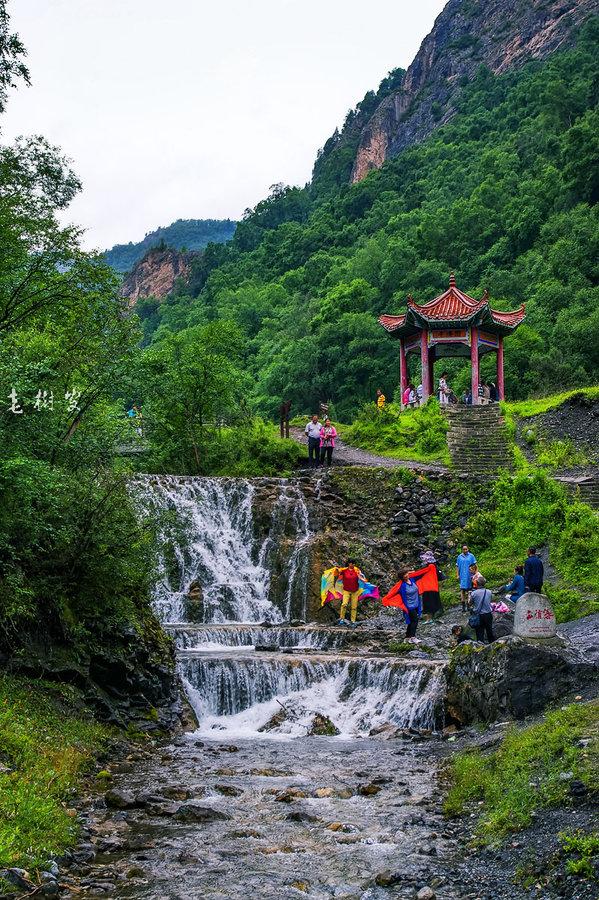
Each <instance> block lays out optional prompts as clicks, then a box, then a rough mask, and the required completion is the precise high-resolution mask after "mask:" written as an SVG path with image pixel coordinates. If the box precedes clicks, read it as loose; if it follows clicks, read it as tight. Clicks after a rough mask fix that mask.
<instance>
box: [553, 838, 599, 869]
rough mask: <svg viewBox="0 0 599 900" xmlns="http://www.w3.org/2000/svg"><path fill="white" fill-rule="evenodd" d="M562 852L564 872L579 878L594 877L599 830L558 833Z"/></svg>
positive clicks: (598, 847) (598, 855) (598, 861)
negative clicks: (564, 865) (564, 858)
mask: <svg viewBox="0 0 599 900" xmlns="http://www.w3.org/2000/svg"><path fill="white" fill-rule="evenodd" d="M559 837H560V842H561V846H562V853H563V855H564V856H565V857H568V858H567V861H566V872H567V873H568V874H569V875H577V876H578V877H579V878H595V877H596V876H595V872H596V870H597V864H598V863H599V831H594V832H591V833H590V834H585V833H584V832H581V831H575V832H572V831H569V832H562V833H561V834H560V836H559Z"/></svg>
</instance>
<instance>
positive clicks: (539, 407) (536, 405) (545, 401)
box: [502, 385, 599, 419]
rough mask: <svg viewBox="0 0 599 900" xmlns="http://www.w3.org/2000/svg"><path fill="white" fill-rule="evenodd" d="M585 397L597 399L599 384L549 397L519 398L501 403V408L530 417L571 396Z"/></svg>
mask: <svg viewBox="0 0 599 900" xmlns="http://www.w3.org/2000/svg"><path fill="white" fill-rule="evenodd" d="M580 396H582V397H586V398H587V399H589V400H599V385H597V386H596V387H590V388H582V389H580V390H574V391H565V392H564V393H562V394H551V395H550V396H549V397H539V398H537V399H529V400H519V401H517V402H515V403H510V402H506V403H502V409H503V411H504V412H505V413H507V414H508V415H513V416H517V417H519V418H521V419H527V418H530V416H538V415H540V414H541V413H545V412H549V410H550V409H555V408H556V407H558V406H561V405H562V403H565V402H566V400H570V399H571V398H572V397H580Z"/></svg>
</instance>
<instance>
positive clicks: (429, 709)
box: [67, 476, 585, 900]
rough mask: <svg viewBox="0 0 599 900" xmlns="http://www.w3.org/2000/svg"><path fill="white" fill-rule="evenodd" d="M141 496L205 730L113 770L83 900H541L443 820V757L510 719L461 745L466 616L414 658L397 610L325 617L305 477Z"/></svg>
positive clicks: (430, 635)
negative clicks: (460, 664)
mask: <svg viewBox="0 0 599 900" xmlns="http://www.w3.org/2000/svg"><path fill="white" fill-rule="evenodd" d="M133 490H134V492H135V495H136V498H137V501H138V504H139V507H140V514H142V515H144V516H148V515H149V516H151V517H152V518H153V519H154V520H155V521H156V522H157V523H158V531H159V535H160V546H161V560H160V567H161V576H160V579H159V583H158V585H157V588H156V595H155V606H156V610H157V613H158V615H159V617H160V619H161V621H162V623H163V626H164V628H165V629H166V630H167V631H168V632H169V633H170V634H171V635H172V638H173V641H174V643H175V645H176V648H177V657H178V668H179V673H180V676H181V680H182V684H183V686H184V688H185V692H186V694H187V698H188V701H189V705H190V707H191V709H192V710H193V714H194V717H195V721H194V723H193V725H190V727H189V730H187V731H185V732H184V733H182V734H181V735H180V736H179V737H178V738H176V739H174V740H173V741H172V742H170V743H160V742H157V743H156V744H155V746H154V747H152V748H151V749H145V750H144V749H140V750H139V751H135V752H133V753H130V754H129V756H127V757H124V758H123V759H121V760H119V761H118V762H115V763H114V764H113V765H111V770H112V775H113V778H112V781H111V783H110V788H109V790H107V791H106V793H105V794H104V795H102V796H96V797H95V798H92V799H89V800H88V801H87V802H85V803H83V804H82V806H81V808H80V810H79V814H80V818H81V821H82V824H83V842H82V843H81V844H80V846H79V847H78V848H77V849H76V850H75V851H74V853H73V854H72V856H71V857H70V859H69V878H70V882H67V883H70V884H71V885H72V892H69V893H70V896H72V897H75V896H79V895H80V893H81V892H82V891H83V892H84V895H85V896H87V897H95V896H106V895H108V896H114V897H123V898H125V897H126V898H155V900H158V898H173V900H174V898H200V897H201V898H204V897H205V898H223V900H224V898H245V897H248V896H249V897H256V898H297V897H301V896H304V897H309V898H314V900H317V898H318V900H320V898H323V900H324V898H347V900H349V898H364V900H366V898H368V900H383V898H387V897H389V896H393V897H405V898H418V900H432V898H434V897H437V898H439V900H441V898H447V900H449V898H465V897H471V898H475V897H481V898H487V897H488V898H491V897H493V898H498V897H499V898H506V900H507V898H518V897H520V896H522V897H524V896H528V895H527V894H526V893H525V892H524V891H520V889H519V888H516V887H515V886H514V884H513V883H512V881H511V879H507V878H506V879H503V878H502V877H499V879H498V878H497V872H499V873H501V871H502V865H501V864H498V863H497V861H493V860H491V859H489V860H485V859H484V858H483V857H481V856H480V854H478V855H477V852H476V851H475V850H472V849H466V846H465V840H464V839H465V837H466V836H467V829H466V830H464V828H463V827H462V826H461V825H457V824H452V823H448V822H447V821H446V820H444V818H443V814H442V808H441V802H442V786H441V785H440V783H439V770H440V767H441V766H442V763H443V760H444V759H445V758H446V757H447V755H448V754H449V753H450V752H451V751H452V750H453V749H455V748H456V747H457V746H461V745H463V744H464V742H470V743H476V742H479V743H480V742H481V741H485V740H486V741H487V743H488V742H489V740H490V741H491V743H492V742H493V741H497V740H498V739H499V736H500V735H501V733H502V729H503V728H504V727H505V721H504V722H500V723H499V724H498V725H496V726H494V727H492V728H491V733H490V737H489V734H487V735H486V736H482V737H481V734H480V732H479V731H477V730H476V729H474V728H472V727H470V728H469V727H468V722H467V716H465V717H464V719H465V720H466V721H465V722H464V723H463V724H465V725H466V727H465V728H464V729H462V730H461V731H460V732H459V734H458V733H457V728H456V723H457V720H456V719H455V718H454V719H452V718H451V716H448V710H447V696H448V678H451V677H452V676H451V673H450V672H449V670H448V654H447V646H448V638H449V628H450V623H448V622H446V623H442V624H439V623H430V624H428V625H424V626H423V627H422V629H421V634H420V637H421V638H422V643H421V644H420V645H417V646H416V647H415V648H414V649H413V650H411V651H410V652H408V653H406V654H404V655H397V654H393V653H390V652H389V646H388V645H389V640H390V639H392V638H399V639H400V640H401V638H402V636H403V620H401V621H400V620H399V618H398V617H397V616H394V615H389V616H382V615H379V616H378V617H377V618H375V619H372V620H370V621H368V622H365V623H362V624H361V625H360V626H359V627H358V628H357V629H356V630H355V631H354V630H352V629H349V628H342V627H334V626H332V625H330V624H327V623H326V622H323V621H322V618H321V620H320V621H313V620H314V619H315V609H316V604H315V602H314V598H313V597H312V598H311V595H310V583H311V575H310V573H311V571H312V570H313V569H314V566H320V565H321V563H322V556H317V559H316V562H314V559H313V556H314V553H315V547H317V546H318V544H319V540H320V539H321V538H322V535H318V534H316V533H315V530H316V525H315V519H314V516H313V514H312V513H311V511H310V509H309V501H308V502H307V501H306V492H305V491H304V490H303V489H302V486H301V485H300V484H299V483H298V482H291V481H286V480H280V481H278V482H276V481H275V480H273V479H270V480H268V482H266V480H265V483H264V484H262V483H252V482H250V481H242V480H239V479H237V480H234V479H195V478H194V479H191V478H174V477H165V478H158V477H154V476H152V477H145V478H139V479H137V481H136V483H135V484H134V486H133ZM321 491H322V492H323V493H325V492H326V485H325V486H324V487H323V485H321V484H315V483H311V485H310V492H311V496H312V497H314V495H315V494H316V496H317V497H318V496H320V492H321ZM402 492H403V489H402V491H400V493H402ZM429 500H430V497H427V499H426V502H427V503H428V501H429ZM387 513H388V511H387V512H386V513H385V514H387ZM428 514H429V513H428V512H425V513H423V515H428ZM408 524H410V523H408ZM412 525H413V523H412ZM318 527H319V528H321V529H322V527H323V526H322V521H321V522H320V523H319V526H318ZM325 530H328V531H330V529H326V528H325ZM326 539H327V541H329V543H327V546H330V540H331V535H330V534H328V535H327V536H326ZM343 549H345V547H343ZM312 580H313V579H312ZM307 620H309V621H310V624H305V622H306V621H307ZM515 646H516V647H517V645H515ZM516 655H517V653H516ZM584 665H585V663H584V662H583V661H582V660H576V661H575V663H574V662H573V663H572V665H571V666H570V668H569V669H568V667H567V666H566V669H567V672H566V670H564V673H562V674H563V684H562V683H561V682H560V685H559V688H560V690H561V689H564V688H565V689H567V688H568V687H570V686H572V685H573V684H574V679H573V676H572V672H574V671H575V670H576V671H578V670H577V666H583V667H584ZM568 673H569V674H568ZM570 676H572V677H570ZM465 677H467V679H468V684H469V685H470V686H471V684H472V679H473V677H475V676H473V673H472V671H468V672H467V674H466V676H465ZM568 679H570V680H568ZM458 680H459V679H458ZM452 690H453V694H454V700H455V696H457V695H458V694H459V690H458V689H457V688H456V684H455V683H454V684H453V687H452ZM496 699H497V708H498V710H499V711H500V712H505V704H504V705H503V706H502V700H501V697H499V696H498V698H496ZM454 705H455V702H454ZM457 706H458V707H459V703H457ZM457 715H459V713H457ZM457 724H459V723H457ZM489 873H490V876H491V877H490V881H489ZM493 873H495V875H494V874H493ZM485 879H487V881H485ZM67 895H69V894H67Z"/></svg>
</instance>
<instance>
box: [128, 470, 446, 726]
mask: <svg viewBox="0 0 599 900" xmlns="http://www.w3.org/2000/svg"><path fill="white" fill-rule="evenodd" d="M132 491H133V494H134V496H135V498H136V501H137V504H138V506H139V508H140V511H141V513H142V515H145V516H152V517H153V518H154V519H155V520H156V522H157V525H158V529H157V530H158V534H159V573H160V577H159V580H158V584H157V586H156V590H155V605H156V611H157V614H158V616H159V617H160V619H161V620H162V621H163V622H164V623H165V627H166V628H167V630H168V631H169V632H170V633H171V634H172V635H173V637H174V639H175V644H176V646H177V649H178V654H179V667H180V672H181V676H182V679H183V682H184V684H185V686H186V690H187V692H188V695H189V698H190V701H191V703H192V705H193V707H194V709H195V711H196V714H197V716H198V721H199V723H200V729H199V730H200V733H201V734H202V735H204V736H212V737H215V738H218V737H219V736H220V737H222V736H223V735H224V734H226V735H227V736H228V737H232V736H235V737H246V738H248V737H254V738H256V737H263V736H264V731H265V730H267V731H268V734H269V735H270V736H272V735H278V736H285V737H287V738H289V737H299V736H305V735H306V734H308V733H309V730H310V727H311V723H312V722H313V720H314V717H315V715H317V714H319V715H324V716H326V717H328V718H329V719H331V720H332V722H333V723H334V725H335V727H336V728H337V729H338V730H339V732H340V738H341V739H347V738H348V737H353V736H356V735H361V736H365V735H368V733H369V732H370V731H371V729H372V728H375V727H377V726H378V725H383V724H385V723H389V724H390V725H394V726H398V727H418V728H426V729H433V728H434V727H435V726H436V724H437V723H438V722H439V721H440V719H441V716H442V696H443V684H444V682H443V671H442V666H439V665H435V664H431V663H430V662H428V661H416V660H409V661H406V660H399V659H396V658H389V657H385V656H381V655H379V656H376V655H370V656H364V655H359V654H356V652H354V654H353V655H352V654H350V653H349V652H348V649H347V648H348V647H349V641H350V638H351V636H352V634H353V633H352V632H351V631H348V630H345V629H331V628H326V627H322V626H320V627H311V626H307V627H290V626H289V625H286V624H285V623H287V622H289V621H290V620H291V619H292V617H293V616H294V615H295V616H298V615H300V616H301V617H303V616H304V615H305V610H306V596H307V583H308V577H309V562H310V560H309V550H310V543H311V540H312V533H311V530H310V522H309V515H308V509H307V507H306V503H305V501H304V496H303V493H302V490H301V485H300V484H299V483H297V482H293V481H289V480H287V479H278V480H275V479H268V480H256V481H253V482H252V481H248V480H244V479H231V478H178V477H174V476H160V477H158V476H142V477H138V478H137V479H136V480H135V482H134V484H133V485H132ZM194 593H195V597H196V598H197V597H199V598H200V602H199V606H198V605H197V604H196V606H195V607H194V612H195V615H194V617H193V618H194V622H193V623H192V622H190V621H188V618H189V600H190V597H193V596H194ZM198 610H199V614H198ZM258 650H266V651H267V652H257V651H258ZM273 651H274V652H273ZM310 653H314V654H318V655H313V656H310ZM301 654H303V655H301ZM277 713H278V716H277V715H276V714H277Z"/></svg>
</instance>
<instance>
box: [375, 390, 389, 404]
mask: <svg viewBox="0 0 599 900" xmlns="http://www.w3.org/2000/svg"><path fill="white" fill-rule="evenodd" d="M386 399H387V398H386V397H385V395H384V394H383V392H382V390H381V389H380V388H377V389H376V405H377V407H378V409H384V408H385V400H386Z"/></svg>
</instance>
